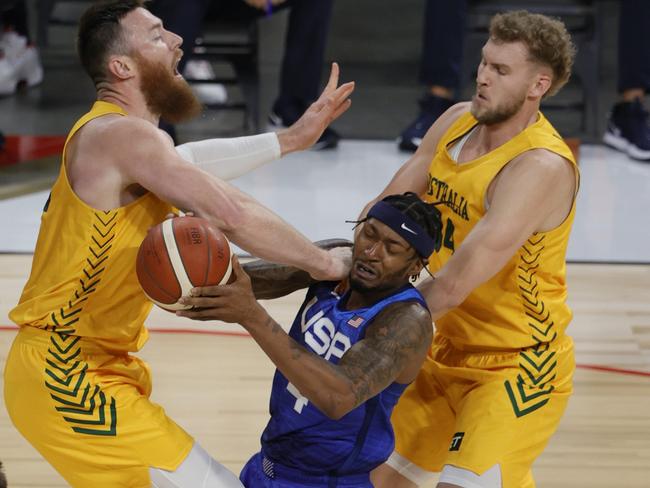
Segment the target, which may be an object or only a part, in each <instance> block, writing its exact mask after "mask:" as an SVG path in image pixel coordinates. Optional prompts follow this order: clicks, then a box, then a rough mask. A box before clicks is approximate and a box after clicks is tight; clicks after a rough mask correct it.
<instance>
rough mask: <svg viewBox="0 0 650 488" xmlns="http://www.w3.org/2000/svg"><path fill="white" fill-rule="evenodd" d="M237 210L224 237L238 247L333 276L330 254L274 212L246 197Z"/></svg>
mask: <svg viewBox="0 0 650 488" xmlns="http://www.w3.org/2000/svg"><path fill="white" fill-rule="evenodd" d="M241 209H242V215H241V220H240V222H239V223H238V225H236V226H233V227H232V228H230V229H229V230H228V237H229V238H230V240H232V241H233V242H234V243H235V244H237V245H238V246H239V247H241V248H242V249H246V250H247V251H249V252H250V253H251V254H253V255H255V256H257V257H259V258H261V259H265V260H268V261H272V262H274V263H280V264H285V265H289V266H295V267H297V268H300V269H303V270H305V271H307V272H308V273H309V274H311V275H312V276H314V277H316V278H321V277H323V276H326V277H329V278H330V279H334V278H336V277H331V276H330V275H331V274H332V269H333V267H334V263H333V259H332V257H331V255H330V254H329V253H328V252H327V251H325V250H322V249H319V248H318V247H316V246H315V245H314V244H312V243H311V242H310V241H309V240H308V239H307V238H306V237H305V236H304V235H302V234H301V233H300V232H298V231H297V230H296V229H294V228H293V227H292V226H290V225H289V224H288V223H286V222H285V221H284V220H282V219H281V218H280V217H279V216H278V215H276V214H275V213H273V212H272V211H270V210H269V209H267V208H266V207H264V206H262V205H261V204H259V203H258V202H256V201H254V200H252V199H250V198H247V199H245V200H244V201H243V202H241ZM339 278H342V276H341V277H339Z"/></svg>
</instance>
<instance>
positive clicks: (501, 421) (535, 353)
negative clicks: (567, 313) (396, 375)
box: [392, 336, 575, 488]
mask: <svg viewBox="0 0 650 488" xmlns="http://www.w3.org/2000/svg"><path fill="white" fill-rule="evenodd" d="M574 369H575V361H574V357H573V341H572V340H571V338H570V337H566V336H565V337H563V338H561V339H559V340H557V341H555V342H554V343H553V344H551V345H550V346H549V345H540V346H538V347H537V348H530V349H526V350H523V351H520V352H513V353H498V354H496V353H495V354H485V353H467V352H462V351H459V350H457V349H455V348H454V347H453V346H451V344H450V343H449V342H448V341H447V340H446V339H445V338H443V337H441V336H436V337H435V339H434V343H433V346H432V348H431V352H430V354H429V356H428V357H427V359H426V360H425V363H424V365H423V367H422V369H421V370H420V374H419V375H418V377H417V379H416V380H415V382H414V383H413V384H411V385H410V386H409V387H408V388H407V390H406V391H405V392H404V394H403V395H402V397H401V399H400V401H399V402H398V404H397V406H396V407H395V410H394V412H393V416H392V423H393V427H394V428H395V435H396V447H395V449H396V451H397V452H398V453H399V454H400V455H401V456H403V457H405V458H406V459H408V460H409V461H411V462H413V463H415V464H416V465H418V466H420V467H421V468H423V469H425V470H427V471H434V472H438V471H441V469H442V467H443V466H444V465H445V464H449V465H453V466H456V467H458V468H464V469H468V470H470V471H473V472H474V473H476V474H479V475H480V474H482V473H483V472H484V471H486V470H487V469H488V468H490V467H491V466H494V465H495V464H497V463H498V464H500V466H501V475H502V480H503V487H504V488H521V487H523V486H526V487H529V486H534V482H533V480H532V475H531V473H530V468H531V465H532V463H533V461H534V460H535V458H536V457H537V456H539V454H541V452H542V451H543V449H544V447H545V446H546V444H547V443H548V440H549V439H550V437H551V436H552V435H553V433H554V432H555V430H556V429H557V426H558V424H559V422H560V419H561V417H562V414H563V413H564V410H565V408H566V406H567V402H568V400H569V396H570V395H571V393H572V388H573V387H572V376H573V371H574Z"/></svg>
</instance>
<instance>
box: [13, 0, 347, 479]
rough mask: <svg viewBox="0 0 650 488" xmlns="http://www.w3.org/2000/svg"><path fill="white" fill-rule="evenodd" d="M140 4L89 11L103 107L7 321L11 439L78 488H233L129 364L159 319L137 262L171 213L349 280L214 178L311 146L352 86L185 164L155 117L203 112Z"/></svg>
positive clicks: (79, 144) (190, 156) (171, 48)
mask: <svg viewBox="0 0 650 488" xmlns="http://www.w3.org/2000/svg"><path fill="white" fill-rule="evenodd" d="M142 3H143V2H142V1H137V0H130V1H129V0H123V1H110V2H101V3H95V4H94V5H93V6H91V7H90V8H89V9H88V10H87V11H86V13H85V14H84V16H83V17H82V19H81V21H80V26H79V39H78V41H79V52H80V57H81V60H82V64H83V65H84V67H85V69H86V70H87V72H88V73H89V75H90V76H91V78H92V79H93V82H94V83H95V85H96V88H97V98H98V101H97V102H96V103H95V105H94V106H93V107H92V109H91V110H90V112H89V113H87V114H86V115H84V116H83V117H81V119H80V120H79V121H78V122H77V123H76V124H75V126H74V127H73V129H72V130H71V132H70V134H69V137H68V139H67V141H66V145H65V148H64V151H63V157H62V165H61V171H60V174H59V178H58V179H57V181H56V183H55V184H54V186H53V188H52V192H51V195H50V198H49V199H48V201H47V203H46V204H45V208H44V210H43V216H42V225H41V229H40V233H39V238H38V242H37V245H36V251H35V254H34V261H33V265H32V271H31V276H30V278H29V281H28V282H27V285H26V286H25V289H24V291H23V294H22V296H21V298H20V303H19V304H18V305H17V306H16V307H15V308H14V309H13V310H12V311H11V314H10V317H11V319H12V320H13V321H14V322H16V323H17V324H18V325H19V326H20V331H19V333H18V335H17V337H16V339H15V341H14V344H13V346H12V348H11V351H10V353H9V356H8V358H7V361H6V366H5V373H4V398H5V402H6V407H7V410H8V412H9V415H10V417H11V419H12V421H13V423H14V425H15V426H16V427H17V429H18V430H19V431H20V432H21V433H22V435H23V436H25V438H26V439H27V440H28V441H29V442H30V443H31V444H32V445H33V446H34V447H35V448H36V449H37V450H38V451H39V452H40V453H41V454H42V455H43V456H44V457H45V459H47V461H48V462H50V463H51V464H52V466H54V468H56V469H57V471H59V473H61V475H62V476H63V477H64V478H65V479H66V480H67V481H68V483H69V484H70V485H72V486H73V487H80V488H89V487H92V488H109V487H110V488H116V487H149V486H152V485H153V486H156V487H167V486H173V487H197V486H206V487H227V488H228V487H239V486H241V484H240V483H239V481H238V480H237V477H236V476H234V475H233V474H232V473H230V472H228V471H227V470H226V469H224V468H223V467H222V466H221V465H220V464H219V463H217V462H216V461H215V460H213V459H212V458H211V457H210V456H209V455H208V454H207V453H206V452H205V451H204V450H203V449H201V447H200V446H199V445H198V444H197V443H195V442H194V441H193V439H192V438H191V437H190V436H189V435H188V434H187V433H186V432H185V431H183V429H182V428H181V427H179V426H178V425H177V424H176V423H174V422H173V421H172V420H171V419H170V418H168V417H167V416H166V415H165V412H164V410H163V409H162V408H161V407H160V406H158V405H156V404H154V403H152V402H151V401H150V400H149V395H150V393H151V380H150V374H149V370H148V368H147V366H146V365H145V364H144V363H143V362H142V361H140V360H139V359H137V358H135V357H133V356H131V355H130V354H129V353H130V352H133V351H137V350H138V349H140V348H141V347H142V345H143V344H144V342H145V341H146V339H147V331H146V330H145V328H144V326H143V322H144V320H145V317H146V316H147V314H148V312H149V310H150V308H151V303H149V302H148V301H147V300H146V298H145V296H144V294H143V292H142V291H141V290H140V288H139V285H138V282H137V278H136V274H135V257H136V252H137V249H138V246H139V244H140V242H141V241H142V239H143V238H144V236H145V234H146V232H147V230H148V229H149V228H150V227H151V226H153V225H155V224H157V223H159V222H161V221H162V220H163V219H164V217H165V215H166V214H167V213H169V212H170V211H171V210H172V209H173V207H177V208H182V209H188V210H192V211H193V212H194V213H195V214H197V215H199V216H202V217H205V218H208V219H210V220H211V221H213V222H215V223H216V224H217V225H218V226H219V227H220V228H221V229H223V230H224V232H225V233H226V234H227V235H228V237H229V238H230V239H231V240H232V241H233V242H235V243H236V244H238V245H239V246H240V247H242V248H244V249H246V250H248V251H250V252H251V253H252V254H254V255H258V256H262V257H266V259H269V260H272V261H276V262H284V263H287V264H293V265H295V266H297V267H300V268H303V269H305V270H307V271H309V272H310V273H311V274H313V275H314V276H315V277H318V278H320V279H337V278H342V277H343V276H344V275H345V274H346V273H347V269H346V265H345V262H344V260H343V257H344V256H342V255H341V253H340V252H339V253H337V252H336V251H335V250H334V251H333V252H326V251H323V250H321V249H319V248H317V247H315V246H313V245H312V244H311V243H310V242H309V241H307V239H306V238H305V237H304V236H302V235H301V234H299V233H298V232H297V231H296V230H295V229H293V228H291V227H290V226H289V225H288V224H286V223H285V222H284V221H282V220H281V219H280V218H279V217H278V216H276V215H275V214H273V213H272V212H270V211H269V210H267V209H266V208H264V207H263V206H261V205H260V204H259V203H257V202H256V201H255V200H253V199H252V198H251V197H249V196H247V195H244V194H242V193H241V192H239V191H238V190H236V189H235V188H233V187H232V186H230V185H229V184H227V183H226V182H224V181H222V180H221V179H219V178H217V177H215V176H213V175H211V174H210V173H214V174H217V175H221V176H224V177H225V176H227V177H232V176H234V175H236V174H240V173H242V171H247V170H250V169H252V168H253V167H255V166H256V165H259V164H262V163H263V162H266V161H269V160H271V159H273V158H275V157H278V156H280V154H284V153H286V152H291V151H294V150H298V149H303V148H307V147H309V146H310V145H311V144H313V143H314V142H315V141H316V140H317V139H318V137H319V136H320V134H321V133H322V131H323V130H324V129H325V127H326V126H327V124H328V123H329V122H330V121H331V120H333V119H334V118H336V117H338V115H340V114H341V113H342V112H344V111H345V110H346V109H347V107H348V106H349V101H348V100H347V98H348V96H349V94H350V93H351V91H352V89H353V85H352V84H350V83H349V84H345V85H342V86H340V87H338V88H337V83H338V69H337V67H336V65H334V67H333V70H332V75H331V77H330V81H329V83H328V85H327V87H326V88H325V91H324V92H323V95H322V96H321V98H320V99H319V100H318V101H317V102H315V103H314V105H312V107H310V108H309V109H308V110H307V112H306V113H305V114H304V115H303V117H302V119H300V120H299V121H298V122H297V123H296V124H295V125H294V126H292V127H291V128H289V129H288V130H287V131H285V132H281V133H278V134H273V133H271V134H263V135H260V136H252V137H246V138H239V139H234V140H225V141H219V140H208V141H201V142H198V143H190V144H186V145H184V146H183V147H181V148H178V149H175V148H174V146H173V143H172V141H171V139H170V138H169V136H167V135H166V134H165V133H164V132H162V131H160V130H159V129H158V128H157V125H158V120H159V117H160V116H164V117H165V118H166V119H167V120H169V121H171V122H178V121H180V120H183V119H185V118H187V116H189V115H192V114H193V113H194V112H195V108H196V102H195V100H194V99H193V98H192V94H191V90H190V89H189V87H188V86H187V83H186V82H185V81H184V80H183V79H182V77H181V76H180V75H179V74H178V72H177V71H176V65H177V64H178V61H179V59H180V57H181V55H182V52H181V51H180V50H179V46H180V44H181V39H180V38H179V37H178V36H176V35H174V34H172V33H171V32H169V31H167V30H165V28H164V27H163V25H162V24H161V22H160V20H159V19H157V18H156V17H154V16H153V15H151V14H150V13H149V12H148V11H147V10H145V9H144V8H142ZM188 160H189V161H188ZM192 163H193V164H192ZM262 229H263V230H262Z"/></svg>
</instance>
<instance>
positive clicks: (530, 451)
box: [392, 113, 577, 488]
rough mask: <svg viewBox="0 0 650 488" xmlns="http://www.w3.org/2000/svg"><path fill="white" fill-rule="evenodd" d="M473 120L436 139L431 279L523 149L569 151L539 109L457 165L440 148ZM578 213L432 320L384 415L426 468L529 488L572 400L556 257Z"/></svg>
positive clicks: (462, 120)
mask: <svg viewBox="0 0 650 488" xmlns="http://www.w3.org/2000/svg"><path fill="white" fill-rule="evenodd" d="M476 124H477V121H476V119H474V117H473V116H472V115H471V114H469V113H467V114H464V115H462V116H460V117H459V118H458V119H457V120H456V121H455V122H454V123H453V124H452V125H451V127H450V128H449V129H448V130H447V132H446V133H445V134H444V136H443V137H442V138H441V140H440V142H439V143H438V146H437V148H436V152H435V155H434V157H433V160H432V162H431V165H430V167H429V171H428V175H427V177H428V187H427V191H426V193H425V194H424V195H423V198H424V199H425V200H426V201H428V202H444V204H443V205H439V206H438V208H439V209H440V210H441V212H442V217H443V224H444V229H443V232H444V234H443V242H442V247H441V249H440V251H439V252H437V253H434V254H433V255H432V256H431V259H430V261H429V265H430V269H431V271H432V272H433V273H434V274H435V272H436V271H437V270H439V269H440V268H441V267H442V266H444V264H445V263H446V262H447V261H448V260H449V258H450V257H451V256H452V255H453V253H454V250H455V249H456V248H458V246H460V245H461V244H462V242H463V240H464V239H465V237H466V236H467V235H468V234H469V232H470V231H471V230H472V228H473V227H474V226H475V225H476V223H477V222H478V221H479V220H480V219H481V218H482V217H483V216H484V215H485V213H486V212H487V208H486V194H487V190H488V187H489V185H490V183H491V182H492V181H493V180H494V178H495V177H496V176H497V175H498V174H499V172H500V171H501V169H502V168H503V167H504V166H505V165H506V164H508V163H509V162H510V161H512V160H513V159H514V158H515V157H517V156H518V155H520V154H522V153H524V152H526V151H529V150H531V149H538V148H541V149H546V150H548V151H552V152H554V153H557V154H559V155H560V156H562V157H564V158H565V159H567V160H568V161H570V162H571V163H572V164H573V165H574V167H575V168H576V174H577V166H576V163H575V159H574V156H573V154H572V153H571V150H570V149H569V148H568V146H567V145H566V144H565V143H564V141H563V140H562V138H561V137H560V136H559V135H558V133H557V132H556V131H555V129H554V128H553V127H552V126H551V124H550V123H549V122H548V121H547V120H546V118H544V116H543V115H542V114H541V113H539V117H538V120H537V121H536V122H535V123H534V124H532V125H530V126H529V127H527V128H526V129H525V130H524V131H522V132H521V133H520V134H518V135H517V136H516V137H514V138H512V139H511V140H510V141H508V142H507V143H505V144H503V145H502V146H500V147H498V148H497V149H495V150H493V151H491V152H489V153H487V154H485V155H483V156H481V157H480V158H478V159H475V160H473V161H469V162H466V163H462V164H458V163H457V162H456V161H454V160H453V159H452V158H451V156H450V154H449V149H450V147H451V146H453V144H454V143H456V142H457V141H458V140H460V139H461V138H462V137H463V136H464V135H465V134H467V133H468V132H469V131H470V130H472V129H473V128H474V127H475V126H476ZM574 214H575V202H574V204H573V206H572V208H571V211H570V213H569V215H568V217H567V218H566V219H565V220H564V221H563V222H562V223H561V224H560V225H559V226H558V227H556V228H554V229H552V230H550V231H548V232H539V233H535V234H533V235H531V236H530V237H529V239H528V240H527V241H526V242H525V244H524V245H523V246H521V248H519V250H518V251H517V252H516V253H515V254H514V255H513V256H512V257H511V258H510V260H509V261H508V262H507V263H506V265H505V266H504V267H503V268H502V269H501V270H500V271H499V272H498V273H497V274H496V275H495V276H493V277H492V278H491V279H489V280H488V281H487V282H485V283H483V284H482V285H480V286H478V287H477V288H476V289H474V290H473V291H472V292H471V293H470V295H469V296H468V297H467V298H466V299H465V301H464V302H463V303H462V304H461V305H460V306H459V307H457V308H455V309H453V310H451V311H450V312H448V313H447V314H445V315H444V316H443V317H441V318H440V319H439V320H437V321H436V334H435V337H434V343H433V345H432V348H431V351H430V353H429V356H428V358H427V359H426V361H425V364H424V365H423V367H422V370H421V372H420V375H419V376H418V378H417V380H416V381H415V382H414V383H413V384H412V385H411V386H410V387H409V389H408V390H407V391H406V392H405V393H404V395H403V397H402V399H401V400H400V402H399V404H398V405H397V408H396V409H395V412H394V414H393V419H392V420H393V424H394V426H395V430H396V435H397V441H396V442H397V444H396V450H397V452H398V453H399V454H400V455H402V456H403V457H405V458H407V459H409V460H410V461H412V462H414V463H415V464H417V465H419V466H420V467H422V468H424V469H427V470H429V471H440V470H441V469H442V467H443V465H445V464H450V465H454V466H456V467H459V468H464V469H468V470H470V471H473V472H475V473H477V474H481V473H482V472H484V471H485V470H486V469H488V468H490V467H491V466H493V465H495V464H497V463H498V464H500V465H501V472H502V476H503V486H504V487H505V488H515V487H516V488H521V487H524V486H526V487H528V486H534V482H533V480H532V476H531V474H530V467H531V465H532V462H533V460H534V459H535V458H536V457H537V456H538V455H539V454H540V453H541V451H542V450H543V448H544V446H545V445H546V443H547V442H548V440H549V438H550V437H551V435H552V434H553V432H554V431H555V430H556V428H557V425H558V423H559V421H560V418H561V416H562V414H563V412H564V409H565V408H566V405H567V401H568V398H569V396H570V394H571V392H572V375H573V370H574V367H575V365H574V357H573V343H572V341H571V338H570V337H568V336H566V335H565V329H566V327H567V325H568V323H569V322H570V320H571V311H570V309H569V307H568V306H567V304H566V297H567V288H566V279H565V274H566V265H565V256H566V249H567V245H568V239H569V233H570V230H571V225H572V222H573V218H574Z"/></svg>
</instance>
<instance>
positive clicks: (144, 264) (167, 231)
mask: <svg viewBox="0 0 650 488" xmlns="http://www.w3.org/2000/svg"><path fill="white" fill-rule="evenodd" d="M230 259H231V252H230V244H229V242H228V239H227V238H226V236H225V235H224V234H223V233H222V232H221V231H220V230H219V229H218V228H217V227H216V226H215V225H213V224H211V223H210V222H208V221H207V220H205V219H202V218H199V217H178V218H173V219H167V220H165V221H164V222H162V223H161V224H158V225H157V226H155V227H152V228H151V229H150V230H149V233H148V234H147V236H146V237H145V239H144V240H143V241H142V244H140V249H139V250H138V255H137V258H136V265H135V270H136V273H137V275H138V281H139V282H140V285H141V286H142V289H143V290H144V293H145V294H146V295H147V297H148V298H149V299H150V300H151V301H152V302H154V303H155V304H157V305H159V306H161V307H163V308H165V309H168V310H181V309H183V308H187V307H186V306H184V305H180V304H178V303H177V302H178V299H179V298H180V297H181V296H183V295H187V294H188V293H189V291H190V289H191V288H193V287H195V286H210V285H219V284H223V283H226V282H227V281H228V278H229V277H230V273H231V270H232V266H231V261H230Z"/></svg>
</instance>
